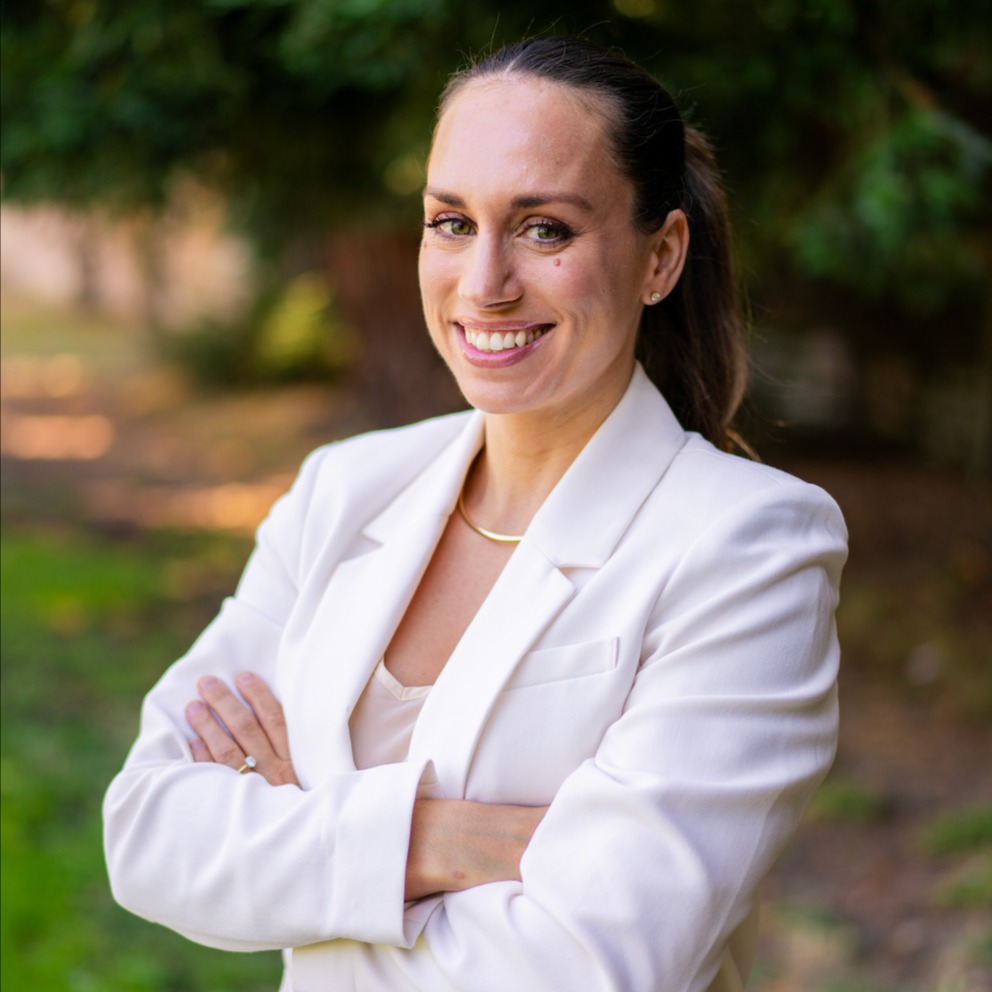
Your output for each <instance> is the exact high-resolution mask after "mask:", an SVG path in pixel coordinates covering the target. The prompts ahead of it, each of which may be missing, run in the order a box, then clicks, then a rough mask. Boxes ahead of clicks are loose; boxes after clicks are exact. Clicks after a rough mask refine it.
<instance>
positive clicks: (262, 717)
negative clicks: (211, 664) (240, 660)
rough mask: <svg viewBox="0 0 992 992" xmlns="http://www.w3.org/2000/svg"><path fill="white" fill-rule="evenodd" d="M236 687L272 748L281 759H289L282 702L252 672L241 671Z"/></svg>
mask: <svg viewBox="0 0 992 992" xmlns="http://www.w3.org/2000/svg"><path fill="white" fill-rule="evenodd" d="M237 682H238V689H239V690H240V691H241V695H242V696H244V697H245V699H246V700H247V702H248V705H249V706H251V708H252V710H253V711H254V713H255V717H256V718H257V719H258V722H259V723H260V724H261V727H262V730H263V731H264V732H265V736H266V737H268V739H269V742H270V744H271V745H272V749H273V750H274V751H275V753H276V755H278V757H280V758H281V759H282V760H283V761H288V760H289V734H288V732H287V730H286V717H285V714H284V713H283V709H282V704H281V703H280V702H279V700H278V699H276V697H275V696H274V695H273V694H272V690H271V689H270V688H269V687H268V686H267V685H266V684H265V681H264V680H263V679H261V678H259V677H258V676H257V675H255V673H254V672H242V673H241V674H240V675H239V676H238V679H237Z"/></svg>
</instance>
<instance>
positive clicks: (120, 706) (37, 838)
mask: <svg viewBox="0 0 992 992" xmlns="http://www.w3.org/2000/svg"><path fill="white" fill-rule="evenodd" d="M244 553H245V548H244V547H243V545H242V544H241V542H234V541H232V540H230V539H227V540H222V539H220V538H213V539H210V538H207V539H205V538H202V537H200V538H197V541H196V547H195V548H194V546H193V545H192V543H191V542H190V540H189V539H180V538H178V537H168V536H167V535H160V536H156V537H153V538H152V539H151V540H148V541H147V542H146V543H144V544H142V545H133V544H122V545H118V546H113V545H107V544H103V545H98V544H95V543H92V542H90V541H82V540H80V539H78V538H76V537H71V536H69V535H67V534H65V533H61V532H49V533H46V534H45V535H43V536H42V535H38V534H35V533H31V532H20V533H16V534H15V533H11V532H7V533H4V535H3V544H2V555H0V565H2V576H0V577H2V583H3V590H4V596H3V602H2V615H0V644H2V652H3V676H2V678H3V722H2V729H0V742H2V749H3V767H2V772H3V774H2V799H3V803H2V855H3V871H2V873H0V895H2V901H3V913H2V915H0V944H2V948H0V984H2V986H3V987H4V988H5V989H6V988H10V989H46V990H47V989H51V990H53V992H102V990H104V989H114V990H121V992H163V990H170V989H171V990H176V992H178V990H183V992H194V990H204V992H205V990H207V989H211V990H219V989H230V990H231V992H234V990H237V992H249V990H250V992H256V990H257V992H261V990H263V989H269V990H271V989H272V988H274V987H275V985H276V984H277V980H278V979H277V976H278V973H279V962H278V957H277V955H271V954H270V955H250V956H249V955H228V954H222V953H220V952H217V951H209V950H207V949H205V948H200V947H196V946H195V945H192V944H189V943H187V942H186V941H183V940H182V939H181V938H179V937H177V936H175V935H173V934H169V933H167V932H166V931H164V930H162V929H160V928H157V927H153V926H150V925H149V924H146V923H144V922H142V921H140V920H138V919H136V918H134V917H131V916H129V915H128V914H127V913H125V912H124V911H123V910H121V909H119V908H118V907H117V906H115V905H114V903H113V901H112V899H111V897H110V893H109V890H108V886H107V881H106V876H105V871H104V867H103V854H102V849H101V839H100V838H101V828H100V800H101V795H102V792H103V790H104V788H105V786H106V784H107V782H109V780H110V777H111V776H112V775H113V773H114V772H115V771H116V769H117V768H118V767H119V765H120V763H121V761H122V760H123V757H124V753H125V750H126V747H127V744H128V741H129V739H130V738H131V737H132V736H133V734H134V732H135V731H136V729H137V728H136V716H137V712H138V703H139V700H140V697H141V695H142V694H143V693H144V691H146V690H147V688H148V687H149V686H150V685H151V684H152V682H153V681H154V680H155V679H156V678H157V677H158V676H159V675H160V674H161V671H162V670H163V668H164V666H165V665H166V664H167V663H168V661H169V660H171V659H172V658H174V657H175V656H176V655H178V654H179V653H180V652H181V651H182V650H183V649H184V648H185V647H186V645H187V644H188V643H189V641H190V640H191V639H192V637H193V636H194V635H195V633H196V632H197V630H198V628H199V627H200V626H201V625H202V623H203V622H204V619H205V617H206V616H207V615H209V613H211V612H212V611H213V608H214V606H215V605H216V599H217V596H218V594H219V591H220V589H221V588H226V587H228V586H229V585H230V583H231V582H232V581H233V573H234V571H235V570H236V563H237V562H239V561H240V560H241V559H242V558H243V556H244ZM180 593H182V595H183V601H182V602H181V603H180V602H178V601H177V597H178V596H179V595H180ZM165 610H168V613H169V616H170V622H169V623H165V622H164V621H163V619H162V617H163V613H164V611H165Z"/></svg>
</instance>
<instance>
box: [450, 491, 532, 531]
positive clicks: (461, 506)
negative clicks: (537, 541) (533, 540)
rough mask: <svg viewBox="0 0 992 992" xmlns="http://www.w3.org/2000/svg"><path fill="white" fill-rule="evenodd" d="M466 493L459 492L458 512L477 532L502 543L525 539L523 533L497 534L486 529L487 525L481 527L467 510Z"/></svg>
mask: <svg viewBox="0 0 992 992" xmlns="http://www.w3.org/2000/svg"><path fill="white" fill-rule="evenodd" d="M463 498H464V494H463V493H459V494H458V512H459V513H460V514H461V515H462V520H464V521H465V523H467V524H468V525H469V527H471V528H472V530H474V531H475V532H476V534H481V535H482V537H485V538H487V539H488V540H490V541H498V542H499V543H500V544H519V543H520V542H521V541H522V540H523V537H524V536H523V534H497V533H496V531H494V530H486V528H485V527H480V526H479V525H478V524H477V523H476V522H475V521H474V520H473V519H472V518H471V517H470V516H469V515H468V513H467V511H466V510H465V503H464V502H463Z"/></svg>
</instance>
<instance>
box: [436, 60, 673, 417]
mask: <svg viewBox="0 0 992 992" xmlns="http://www.w3.org/2000/svg"><path fill="white" fill-rule="evenodd" d="M591 106H594V105H591V104H590V102H589V99H588V98H586V97H585V95H584V94H583V95H581V96H580V95H579V92H578V91H576V90H575V89H573V88H571V87H568V86H563V85H560V84H556V83H550V82H546V81H543V80H534V79H528V78H521V77H516V78H514V77H511V78H510V79H500V80H481V81H478V82H473V83H470V84H468V85H467V86H466V87H465V88H464V89H462V90H461V91H460V92H458V93H457V95H456V96H455V97H454V98H453V99H452V101H451V102H450V103H449V105H448V107H447V109H446V110H445V111H444V114H443V116H442V117H441V120H440V122H439V124H438V127H437V131H436V134H435V138H434V145H433V148H432V151H431V156H430V161H429V163H428V170H427V186H426V189H425V192H424V210H425V222H426V227H425V230H424V238H423V244H422V247H421V252H420V287H421V293H422V295H423V303H424V313H425V315H426V318H427V326H428V328H429V329H430V333H431V337H432V339H433V341H434V344H435V346H436V347H437V349H438V350H439V351H440V353H441V355H442V356H443V358H444V359H445V361H446V362H447V363H448V365H449V367H450V368H451V370H452V372H453V373H454V375H455V378H456V379H457V381H458V384H459V386H460V387H461V390H462V392H463V393H464V395H465V397H466V398H467V399H468V401H469V402H470V403H471V404H472V405H473V406H476V407H478V408H479V409H481V410H484V411H486V412H488V413H495V414H518V413H529V414H532V415H537V416H538V417H539V419H540V420H541V421H542V422H545V416H544V415H550V417H551V422H552V423H554V422H558V423H560V422H561V421H562V419H564V418H571V417H573V416H575V415H576V414H578V415H580V416H582V417H588V418H589V420H590V422H591V423H592V424H593V426H597V425H598V423H599V422H600V421H601V420H602V419H603V418H605V416H606V415H607V414H608V413H609V412H610V410H612V408H613V406H615V405H616V403H617V402H618V401H619V399H620V397H621V396H622V395H623V392H624V390H625V389H626V386H627V383H628V381H629V379H630V374H631V370H632V367H633V361H634V341H635V336H636V333H637V327H638V322H639V320H640V315H641V308H642V306H643V303H644V301H645V300H646V299H647V298H648V296H649V294H650V293H651V292H652V290H654V289H655V288H656V286H655V283H656V281H657V277H656V275H655V273H656V270H657V268H658V265H659V253H658V248H657V243H658V236H657V235H655V236H650V237H649V236H646V235H643V234H641V233H639V232H637V231H635V229H634V227H633V225H632V223H631V216H632V204H633V196H634V193H633V189H632V187H631V185H630V183H629V182H628V181H627V180H626V179H625V178H624V177H623V176H621V175H620V173H619V172H618V171H617V169H616V167H615V166H614V165H613V163H612V162H611V161H610V156H609V151H608V147H607V143H606V138H605V135H604V124H603V118H602V116H601V114H600V113H599V112H597V111H596V110H594V109H591Z"/></svg>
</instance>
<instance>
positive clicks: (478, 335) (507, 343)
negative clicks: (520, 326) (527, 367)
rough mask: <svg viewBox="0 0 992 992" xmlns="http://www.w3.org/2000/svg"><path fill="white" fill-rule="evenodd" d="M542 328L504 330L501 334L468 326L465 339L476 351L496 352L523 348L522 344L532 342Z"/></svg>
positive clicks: (541, 331) (540, 332) (539, 334)
mask: <svg viewBox="0 0 992 992" xmlns="http://www.w3.org/2000/svg"><path fill="white" fill-rule="evenodd" d="M543 333H544V331H543V329H542V330H537V331H517V332H516V333H514V332H513V331H506V332H505V333H503V334H501V333H500V332H499V331H493V332H492V334H487V333H486V332H485V331H474V330H472V329H471V328H469V327H466V328H465V340H466V341H468V343H469V344H470V345H472V347H473V348H475V349H476V350H477V351H485V352H494V351H495V352H498V351H509V350H510V349H511V348H523V347H524V345H528V344H533V343H534V342H535V341H536V340H537V339H538V338H539V337H540V336H541V335H542V334H543Z"/></svg>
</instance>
